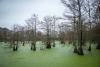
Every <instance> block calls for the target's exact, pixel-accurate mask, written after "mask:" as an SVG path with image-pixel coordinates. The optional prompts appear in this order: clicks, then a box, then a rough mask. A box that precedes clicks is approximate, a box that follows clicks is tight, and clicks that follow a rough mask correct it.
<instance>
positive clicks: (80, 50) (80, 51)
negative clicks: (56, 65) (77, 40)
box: [78, 47, 84, 55]
mask: <svg viewBox="0 0 100 67" xmlns="http://www.w3.org/2000/svg"><path fill="white" fill-rule="evenodd" d="M78 55H84V53H83V49H82V47H79V48H78Z"/></svg>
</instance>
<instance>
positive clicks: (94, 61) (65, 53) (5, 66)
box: [0, 42, 100, 67]
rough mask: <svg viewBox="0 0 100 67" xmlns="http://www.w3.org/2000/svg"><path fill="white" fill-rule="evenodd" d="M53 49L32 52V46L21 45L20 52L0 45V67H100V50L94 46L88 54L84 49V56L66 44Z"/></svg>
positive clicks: (5, 45)
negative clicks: (74, 51)
mask: <svg viewBox="0 0 100 67" xmlns="http://www.w3.org/2000/svg"><path fill="white" fill-rule="evenodd" d="M58 44H59V42H56V47H55V48H52V49H43V50H39V49H40V48H39V47H40V43H38V44H37V46H36V47H37V50H36V51H31V50H30V45H29V44H25V46H22V44H20V45H19V46H20V47H19V49H18V51H16V52H14V51H12V49H9V47H8V46H7V44H5V43H0V67H100V64H99V62H100V59H99V57H100V50H96V49H95V48H94V47H93V45H92V51H91V52H88V50H87V48H84V53H85V55H84V56H79V55H77V54H75V53H73V46H72V45H69V44H66V45H65V46H62V45H60V44H59V45H58Z"/></svg>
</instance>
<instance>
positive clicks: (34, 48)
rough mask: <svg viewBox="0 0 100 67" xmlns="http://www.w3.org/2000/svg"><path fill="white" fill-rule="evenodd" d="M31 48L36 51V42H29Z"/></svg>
mask: <svg viewBox="0 0 100 67" xmlns="http://www.w3.org/2000/svg"><path fill="white" fill-rule="evenodd" d="M31 50H34V51H36V43H33V42H32V43H31Z"/></svg>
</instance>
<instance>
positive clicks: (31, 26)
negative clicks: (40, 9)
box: [26, 14, 39, 51]
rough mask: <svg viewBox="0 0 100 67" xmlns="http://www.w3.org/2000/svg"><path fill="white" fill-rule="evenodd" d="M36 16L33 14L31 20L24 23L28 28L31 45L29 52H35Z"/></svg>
mask: <svg viewBox="0 0 100 67" xmlns="http://www.w3.org/2000/svg"><path fill="white" fill-rule="evenodd" d="M38 21H39V20H38V16H37V15H36V14H34V15H33V16H32V17H31V18H29V19H28V20H27V21H26V23H27V25H28V27H29V30H30V33H31V34H29V35H31V39H32V44H31V50H34V51H35V50H36V28H37V23H38Z"/></svg>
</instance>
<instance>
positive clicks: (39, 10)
mask: <svg viewBox="0 0 100 67" xmlns="http://www.w3.org/2000/svg"><path fill="white" fill-rule="evenodd" d="M63 12H64V6H63V4H62V3H61V2H60V0H0V27H8V28H11V26H12V25H13V24H21V25H25V20H27V18H29V17H31V16H32V14H34V13H36V14H38V16H39V18H42V17H44V16H46V15H51V16H53V15H56V16H62V13H63Z"/></svg>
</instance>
